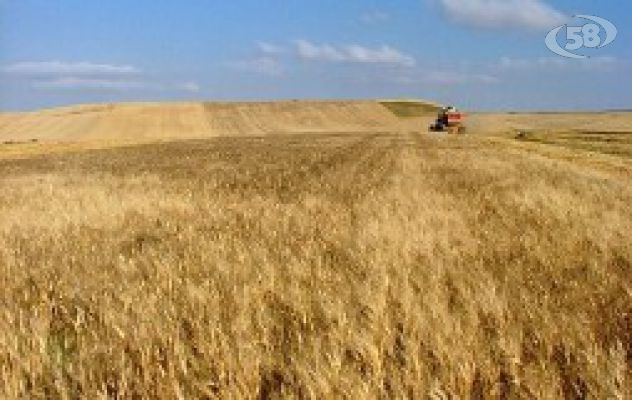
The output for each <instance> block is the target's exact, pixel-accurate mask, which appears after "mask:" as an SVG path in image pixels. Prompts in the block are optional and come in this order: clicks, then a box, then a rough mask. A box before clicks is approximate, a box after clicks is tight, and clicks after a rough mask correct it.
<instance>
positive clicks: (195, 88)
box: [176, 82, 201, 93]
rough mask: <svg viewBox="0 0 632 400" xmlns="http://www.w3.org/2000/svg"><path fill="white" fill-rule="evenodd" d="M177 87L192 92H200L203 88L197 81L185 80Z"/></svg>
mask: <svg viewBox="0 0 632 400" xmlns="http://www.w3.org/2000/svg"><path fill="white" fill-rule="evenodd" d="M176 88H177V89H180V90H183V91H185V92H190V93H199V92H200V90H201V88H200V85H199V84H198V83H197V82H185V83H182V84H180V85H177V87H176Z"/></svg>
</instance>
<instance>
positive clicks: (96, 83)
mask: <svg viewBox="0 0 632 400" xmlns="http://www.w3.org/2000/svg"><path fill="white" fill-rule="evenodd" d="M32 86H33V87H36V88H42V89H74V90H86V89H88V90H114V91H121V90H129V89H137V88H141V87H143V86H144V85H143V84H142V83H141V82H135V81H121V80H108V79H94V78H79V77H64V78H55V79H51V80H43V81H35V82H33V83H32Z"/></svg>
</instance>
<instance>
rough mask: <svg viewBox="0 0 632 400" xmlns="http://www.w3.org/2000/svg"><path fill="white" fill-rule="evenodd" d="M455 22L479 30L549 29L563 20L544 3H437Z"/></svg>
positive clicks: (484, 0)
mask: <svg viewBox="0 0 632 400" xmlns="http://www.w3.org/2000/svg"><path fill="white" fill-rule="evenodd" d="M438 1H439V4H440V5H441V7H442V8H443V10H444V12H445V13H446V15H447V16H448V17H449V18H450V19H452V20H453V21H455V22H457V23H461V24H464V25H469V26H472V27H475V28H482V29H523V30H535V31H540V30H550V29H553V28H555V27H557V26H559V25H562V24H563V23H564V22H565V20H566V17H565V16H564V14H562V13H561V12H560V11H558V10H556V9H555V8H553V7H552V6H550V5H548V4H547V3H545V2H544V1H543V0H438Z"/></svg>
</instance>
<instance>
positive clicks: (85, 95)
mask: <svg viewBox="0 0 632 400" xmlns="http://www.w3.org/2000/svg"><path fill="white" fill-rule="evenodd" d="M575 14H584V15H586V14H588V15H598V16H601V17H604V18H606V19H608V20H610V21H612V22H613V23H614V24H615V25H616V26H617V28H618V36H617V39H616V40H615V41H614V42H613V43H612V44H610V45H608V46H607V47H604V48H601V49H585V48H584V49H581V50H579V51H577V52H578V53H581V54H587V55H591V58H590V59H582V60H575V59H566V58H562V57H560V56H557V55H555V54H553V53H552V52H551V51H549V50H548V49H547V48H546V47H545V45H544V37H545V35H546V33H547V32H549V31H550V30H552V29H553V28H555V27H557V26H559V25H562V24H564V23H569V24H570V25H583V24H584V23H586V22H588V21H585V20H581V19H573V18H571V16H572V15H575ZM631 19H632V4H631V3H629V2H624V1H599V2H597V1H594V0H593V1H588V0H573V1H571V0H389V1H386V0H383V1H376V0H348V1H339V0H318V1H316V0H303V1H300V0H295V1H288V0H266V1H261V0H232V1H219V0H215V1H213V0H207V1H203V0H190V1H175V0H173V1H167V0H134V1H131V0H129V1H124V0H108V1H102V0H100V1H97V0H0V109H2V110H29V109H36V108H43V107H51V106H59V105H66V104H73V103H86V102H90V103H92V102H111V101H168V100H173V101H178V100H253V99H280V98H382V97H389V98H391V97H421V98H428V99H433V100H438V101H442V102H449V103H455V104H458V105H461V106H463V107H465V108H469V109H478V110H485V109H486V110H490V109H504V110H507V109H517V110H529V109H551V108H555V109H596V108H598V109H603V108H632V77H631V76H632V33H631V32H630V30H629V29H628V28H629V27H630V25H631V24H630V23H631V22H632V21H631ZM559 42H560V44H561V45H562V46H564V44H565V43H566V40H565V38H562V37H561V35H560V38H559Z"/></svg>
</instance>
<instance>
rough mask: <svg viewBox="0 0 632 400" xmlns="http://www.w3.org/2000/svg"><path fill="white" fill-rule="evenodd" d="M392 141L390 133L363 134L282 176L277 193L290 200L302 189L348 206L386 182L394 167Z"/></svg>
mask: <svg viewBox="0 0 632 400" xmlns="http://www.w3.org/2000/svg"><path fill="white" fill-rule="evenodd" d="M396 145H397V142H396V141H395V139H394V136H392V135H384V134H370V135H363V136H362V137H361V138H360V139H358V140H356V141H354V142H352V143H350V144H345V145H343V147H342V148H340V149H336V150H334V151H333V152H332V153H331V154H329V155H327V156H326V157H324V158H323V159H321V160H318V161H316V162H313V163H311V164H309V165H308V166H307V167H305V168H302V169H300V170H299V171H297V172H293V173H292V174H291V175H289V176H287V177H285V187H286V190H285V191H284V192H282V193H281V194H280V197H281V199H282V201H283V202H291V201H295V200H296V199H297V198H298V197H300V196H302V195H304V194H306V193H318V194H320V195H324V196H326V197H327V198H328V199H330V200H333V201H336V202H339V203H342V204H344V205H346V206H352V205H353V204H356V203H357V202H359V201H361V200H362V198H363V197H364V196H366V195H367V194H368V193H369V192H371V191H372V190H377V189H379V188H380V187H382V186H383V185H385V184H386V182H387V180H388V177H389V176H390V174H391V173H392V171H393V168H394V158H395V157H394V156H393V153H394V150H395V148H396Z"/></svg>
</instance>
